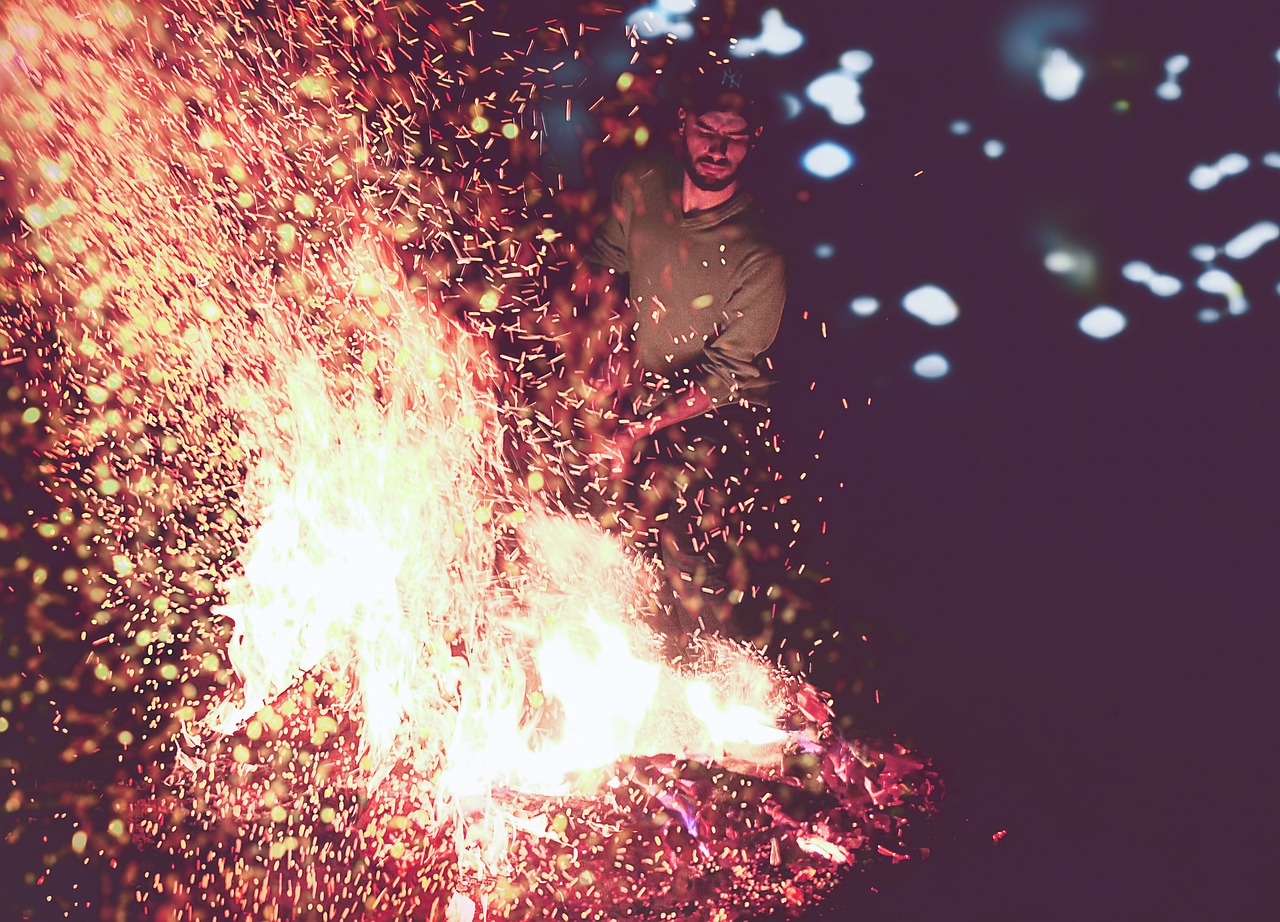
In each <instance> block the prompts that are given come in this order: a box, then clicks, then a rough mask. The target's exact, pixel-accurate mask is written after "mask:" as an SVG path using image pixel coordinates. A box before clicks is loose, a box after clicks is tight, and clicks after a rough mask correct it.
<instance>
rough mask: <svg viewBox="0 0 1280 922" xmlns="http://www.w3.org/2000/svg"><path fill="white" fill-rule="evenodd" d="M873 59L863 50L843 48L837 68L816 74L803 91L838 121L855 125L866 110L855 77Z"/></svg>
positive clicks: (840, 123)
mask: <svg viewBox="0 0 1280 922" xmlns="http://www.w3.org/2000/svg"><path fill="white" fill-rule="evenodd" d="M872 63H873V61H872V58H871V55H869V54H867V53H866V52H865V51H846V52H845V53H844V54H842V55H840V69H839V70H833V71H830V72H828V73H825V74H823V75H822V76H820V77H817V78H815V79H814V80H813V82H812V83H810V84H809V86H808V87H807V88H806V89H805V95H806V96H808V97H809V99H810V100H811V101H812V102H813V103H814V104H816V105H819V106H822V108H824V109H826V110H827V113H828V114H829V115H830V116H831V120H832V121H833V122H835V123H836V124H837V125H855V124H857V123H858V122H860V121H862V120H863V118H865V117H866V114H867V110H866V109H865V108H863V105H862V84H860V83H859V82H858V78H859V77H860V76H862V75H863V74H865V73H866V72H867V71H868V70H870V69H871V65H872Z"/></svg>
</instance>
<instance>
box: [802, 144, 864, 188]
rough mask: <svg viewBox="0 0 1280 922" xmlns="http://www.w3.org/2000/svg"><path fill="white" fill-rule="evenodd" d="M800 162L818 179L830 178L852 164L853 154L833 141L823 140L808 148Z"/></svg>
mask: <svg viewBox="0 0 1280 922" xmlns="http://www.w3.org/2000/svg"><path fill="white" fill-rule="evenodd" d="M800 162H801V164H802V165H803V166H804V168H805V169H806V170H808V171H809V172H810V173H812V174H813V175H814V176H817V177H818V178H819V179H831V178H832V177H835V176H839V175H840V174H841V173H843V172H845V171H846V170H848V169H849V168H850V167H851V166H853V154H851V153H849V151H848V150H846V149H845V148H843V147H841V146H840V145H839V144H837V143H835V142H834V141H823V142H822V143H821V144H818V145H815V146H814V147H811V148H809V150H808V151H807V152H806V153H805V155H804V156H803V157H802V158H801V159H800Z"/></svg>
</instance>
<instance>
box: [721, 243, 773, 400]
mask: <svg viewBox="0 0 1280 922" xmlns="http://www.w3.org/2000/svg"><path fill="white" fill-rule="evenodd" d="M786 298H787V270H786V261H785V260H784V259H783V258H782V256H781V255H780V254H779V253H778V252H776V251H774V250H772V249H768V250H765V249H762V250H761V251H760V252H759V253H756V254H754V255H753V257H752V258H751V259H750V260H749V261H748V262H747V263H746V264H745V265H744V267H743V274H742V277H741V280H740V284H739V285H738V287H737V288H736V289H735V290H734V292H733V294H732V295H731V297H730V298H729V304H728V305H727V307H726V308H725V311H724V314H725V317H726V319H725V321H724V325H723V327H722V329H721V331H720V333H719V335H718V336H716V337H714V338H713V339H711V340H710V341H709V342H708V343H707V346H706V359H705V360H704V361H702V362H701V363H700V365H701V368H702V370H703V371H704V372H705V380H704V381H703V382H702V385H703V387H705V388H706V390H707V393H708V394H710V395H711V400H712V403H713V404H715V405H717V406H719V405H720V404H723V403H736V402H738V401H741V400H746V401H749V402H752V403H757V402H761V401H762V400H763V398H764V392H766V391H767V390H768V387H769V384H770V381H769V379H768V378H767V377H766V376H765V374H764V372H763V370H762V369H761V368H760V364H759V357H760V355H761V354H762V353H763V352H764V351H765V350H766V349H768V348H769V346H771V345H772V344H773V341H774V339H775V338H776V337H777V335H778V327H779V326H780V325H781V323H782V309H783V306H784V305H785V303H786Z"/></svg>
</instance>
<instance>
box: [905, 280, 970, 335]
mask: <svg viewBox="0 0 1280 922" xmlns="http://www.w3.org/2000/svg"><path fill="white" fill-rule="evenodd" d="M902 309H903V310H905V311H906V312H907V313H908V314H910V315H911V316H912V317H918V318H919V319H920V320H923V321H924V322H925V323H927V324H929V325H930V326H935V327H943V326H946V325H947V324H949V323H955V321H956V318H957V317H959V316H960V307H959V306H958V305H957V304H956V302H955V299H954V298H952V297H951V295H949V294H947V293H946V292H945V291H943V290H942V289H941V288H939V287H938V286H937V285H921V286H920V287H919V288H915V289H912V290H911V291H909V292H907V293H906V294H905V295H903V297H902Z"/></svg>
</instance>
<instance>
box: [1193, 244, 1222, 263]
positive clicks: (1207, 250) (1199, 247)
mask: <svg viewBox="0 0 1280 922" xmlns="http://www.w3.org/2000/svg"><path fill="white" fill-rule="evenodd" d="M1217 255H1218V248H1217V247H1215V246H1214V245H1213V244H1210V243H1197V244H1196V245H1195V246H1193V247H1192V248H1191V258H1192V259H1194V260H1196V261H1197V262H1202V263H1207V262H1210V261H1212V260H1213V258H1214V257H1215V256H1217Z"/></svg>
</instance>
